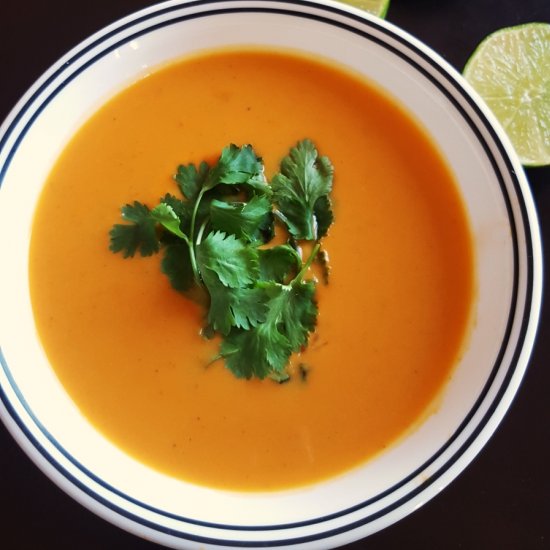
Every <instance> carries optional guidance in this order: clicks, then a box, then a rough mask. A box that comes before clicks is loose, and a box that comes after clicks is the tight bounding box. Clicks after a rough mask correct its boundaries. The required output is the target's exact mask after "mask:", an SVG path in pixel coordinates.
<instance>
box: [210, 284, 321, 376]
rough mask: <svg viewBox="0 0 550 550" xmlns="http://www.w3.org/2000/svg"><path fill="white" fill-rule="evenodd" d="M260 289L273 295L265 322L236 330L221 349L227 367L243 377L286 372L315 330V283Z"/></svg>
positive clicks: (262, 286) (230, 334) (273, 285)
mask: <svg viewBox="0 0 550 550" xmlns="http://www.w3.org/2000/svg"><path fill="white" fill-rule="evenodd" d="M260 288H263V289H264V290H265V291H266V293H267V295H268V296H269V302H268V303H267V307H268V313H267V316H266V318H265V321H264V322H263V323H261V324H259V325H257V326H256V327H254V328H252V329H250V330H247V331H243V330H235V329H233V330H232V331H231V332H230V333H229V334H228V335H227V336H226V338H225V339H224V340H223V342H222V343H221V346H220V354H221V355H222V357H224V359H225V364H226V366H227V368H229V369H230V370H231V371H232V372H233V373H234V374H235V375H236V376H238V377H240V378H250V377H252V376H257V377H258V378H265V377H266V376H269V375H270V374H271V373H273V372H275V373H281V372H283V371H284V369H285V367H286V364H287V363H288V360H289V358H290V355H291V353H292V352H293V351H294V352H295V351H299V350H300V348H301V347H302V346H304V345H305V344H306V343H307V340H308V337H309V333H310V332H311V331H313V330H314V329H315V323H316V318H317V305H316V303H315V301H314V293H315V285H314V283H313V282H311V281H308V282H298V283H296V284H291V285H280V284H277V283H265V284H262V285H261V286H260Z"/></svg>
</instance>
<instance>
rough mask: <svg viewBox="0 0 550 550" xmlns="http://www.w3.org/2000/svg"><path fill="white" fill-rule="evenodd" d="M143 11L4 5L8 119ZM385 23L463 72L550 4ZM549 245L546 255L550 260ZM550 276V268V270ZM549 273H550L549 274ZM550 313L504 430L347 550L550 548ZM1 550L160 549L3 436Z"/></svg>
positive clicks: (549, 226)
mask: <svg viewBox="0 0 550 550" xmlns="http://www.w3.org/2000/svg"><path fill="white" fill-rule="evenodd" d="M151 3H152V2H147V1H144V0H95V1H93V2H88V1H85V0H83V1H78V0H76V1H75V0H36V1H35V0H27V1H26V2H25V1H21V0H18V1H14V0H0V120H2V119H3V118H4V117H5V116H6V115H7V114H8V112H9V110H10V109H11V108H12V107H13V105H14V104H15V102H16V101H17V100H18V99H19V97H20V96H21V95H22V94H23V92H24V91H25V90H26V89H27V88H28V87H29V86H30V85H31V84H32V83H33V82H34V80H35V79H36V78H37V77H38V76H39V75H40V74H41V73H42V72H43V71H45V70H46V69H47V68H48V67H49V66H50V65H51V64H52V63H53V62H54V61H56V60H57V58H58V57H60V56H61V55H62V54H64V53H66V51H67V50H69V49H70V48H72V47H73V46H75V45H76V44H78V43H79V42H80V41H81V40H83V39H84V38H86V37H87V36H88V35H90V34H91V33H93V32H95V31H97V30H99V29H100V28H101V27H103V26H105V25H106V24H108V23H110V22H112V21H113V20H115V19H118V18H119V17H121V16H124V15H127V14H129V13H130V12H132V11H135V10H137V9H139V8H142V7H145V6H147V5H149V4H151ZM387 19H388V20H389V21H391V22H392V23H395V24H396V25H398V26H400V27H402V28H403V29H405V30H406V31H408V32H409V33H411V34H413V35H414V36H416V37H417V38H420V39H421V40H422V41H424V42H425V43H426V44H428V45H429V46H431V47H432V48H433V49H434V50H435V51H436V52H438V53H440V54H441V55H442V56H443V57H444V58H445V59H446V60H447V61H449V62H450V63H451V64H452V65H453V66H454V67H455V68H457V69H459V70H462V68H463V66H464V64H465V62H466V60H467V59H468V57H469V55H470V54H471V53H472V52H473V50H474V49H475V47H476V45H477V44H478V43H479V42H480V41H481V40H482V39H483V38H484V37H485V36H486V35H488V34H489V33H491V32H492V31H494V30H497V29H499V28H502V27H505V26H510V25H517V24H520V23H527V22H532V21H543V22H550V1H549V0H440V1H438V0H393V1H392V4H391V5H390V9H389V12H388V16H387ZM527 176H528V179H529V181H530V186H531V189H532V192H533V194H534V198H535V203H536V206H537V210H538V213H539V217H540V223H541V230H542V238H543V243H548V242H550V168H549V167H546V168H536V169H528V170H527ZM549 246H550V245H547V246H546V247H545V252H546V256H547V257H548V256H550V248H549ZM545 265H546V266H548V259H547V260H546V262H545ZM545 272H547V270H545ZM549 392H550V303H548V301H546V303H544V305H543V312H542V319H541V326H540V329H539V334H538V339H537V343H536V346H535V350H534V352H533V355H532V358H531V362H530V367H529V369H528V371H527V374H526V376H525V379H524V381H523V384H522V386H521V388H520V391H519V393H518V395H517V397H516V399H515V401H514V403H513V405H512V407H511V409H510V411H509V412H508V414H507V416H506V417H505V419H504V421H503V422H502V424H501V426H500V427H499V429H498V430H497V432H496V434H495V435H494V436H493V438H492V439H491V441H490V442H489V443H488V445H487V446H486V447H485V448H484V449H483V451H482V452H481V453H480V455H479V456H478V457H477V458H476V459H475V460H474V461H473V463H472V464H471V465H470V466H469V467H468V468H467V469H466V471H465V472H463V473H462V474H461V475H460V476H459V477H458V479H456V480H455V481H454V482H453V483H452V484H451V485H450V486H449V487H448V488H447V489H445V490H444V491H443V492H442V494H440V495H438V496H437V497H436V498H434V499H433V500H431V501H430V502H428V503H427V504H425V505H424V506H423V507H422V508H421V509H420V510H418V511H416V512H415V513H413V514H412V515H410V516H408V517H407V518H405V519H404V520H402V521H401V522H399V523H397V524H396V525H393V526H392V527H389V528H388V529H386V530H385V531H382V532H380V533H377V534H375V535H373V536H371V537H369V538H368V539H366V540H363V541H359V542H357V543H354V544H351V545H348V546H346V547H345V548H346V550H358V549H362V548H367V549H372V550H377V549H378V550H380V549H392V550H393V549H396V548H405V547H406V548H408V549H413V550H414V549H422V550H425V549H451V550H452V549H478V548H479V549H489V550H491V549H518V550H519V549H521V550H531V549H533V550H534V549H537V550H538V549H541V550H542V549H550V472H549V470H550V413H549V411H550V406H549V399H548V394H549ZM0 511H1V513H0V547H1V548H3V549H6V550H12V549H42V548H45V549H50V548H51V549H53V548H55V549H59V550H65V549H67V550H69V549H70V550H73V549H80V550H87V549H96V548H99V549H111V548H113V549H114V548H116V549H121V548H122V549H125V548H131V549H136V550H147V549H151V550H152V549H153V548H158V547H157V546H155V545H153V544H151V543H149V542H146V541H143V540H141V539H138V538H136V537H134V536H133V535H130V534H127V533H125V532H123V531H121V530H119V529H118V528H116V527H113V526H111V525H110V524H109V523H107V522H105V521H103V520H101V519H99V518H98V517H96V516H94V515H93V514H92V513H91V512H88V511H87V510H86V509H84V508H83V507H82V506H81V505H80V504H77V503H75V502H74V501H72V500H71V499H70V498H69V497H68V496H66V495H65V494H64V493H63V492H62V491H61V490H59V489H58V488H57V487H56V486H55V485H54V484H53V483H52V482H50V481H49V479H47V478H46V477H45V476H44V475H43V474H42V473H41V472H40V471H39V470H38V469H37V468H36V467H35V466H34V465H33V464H32V463H31V461H30V460H29V459H28V458H27V457H26V455H24V454H23V452H22V451H21V450H20V449H19V448H18V447H17V445H16V444H15V442H14V441H13V439H12V438H11V436H10V435H9V434H8V433H7V432H6V430H5V429H4V427H3V426H2V425H0Z"/></svg>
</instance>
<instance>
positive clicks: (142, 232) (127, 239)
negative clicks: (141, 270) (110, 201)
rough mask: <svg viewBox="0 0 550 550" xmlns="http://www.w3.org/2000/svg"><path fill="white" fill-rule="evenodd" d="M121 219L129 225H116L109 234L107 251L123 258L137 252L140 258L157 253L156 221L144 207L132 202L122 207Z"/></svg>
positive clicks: (147, 208)
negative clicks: (119, 254)
mask: <svg viewBox="0 0 550 550" xmlns="http://www.w3.org/2000/svg"><path fill="white" fill-rule="evenodd" d="M121 211H122V217H123V218H124V219H125V220H128V221H129V222H132V223H131V224H116V225H114V226H113V228H112V229H111V231H110V232H109V236H110V245H109V249H110V250H112V251H113V252H122V253H123V255H124V257H125V258H129V257H133V256H134V255H135V253H136V252H137V251H138V250H139V252H140V254H141V255H142V256H151V255H153V254H156V253H157V252H158V251H159V239H158V237H157V233H156V221H155V220H154V219H153V218H152V217H151V211H150V210H149V207H147V206H146V205H144V204H142V203H140V202H138V201H134V203H133V204H126V205H125V206H123V207H122V209H121Z"/></svg>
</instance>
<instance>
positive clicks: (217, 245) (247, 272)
mask: <svg viewBox="0 0 550 550" xmlns="http://www.w3.org/2000/svg"><path fill="white" fill-rule="evenodd" d="M197 261H198V264H199V269H200V272H201V273H202V274H203V276H204V272H205V271H206V270H209V271H212V272H213V273H215V274H216V276H217V277H218V278H219V280H220V281H221V283H222V284H223V285H224V286H227V287H231V288H243V287H245V286H248V285H250V284H252V283H253V282H254V281H255V280H256V279H257V278H258V275H259V265H258V250H257V249H256V248H255V247H253V246H248V245H247V244H246V243H245V242H243V241H242V240H240V239H238V238H237V237H235V235H227V234H226V233H223V232H221V231H215V232H213V233H209V235H208V236H207V237H206V239H205V240H204V241H202V242H201V243H200V244H198V245H197Z"/></svg>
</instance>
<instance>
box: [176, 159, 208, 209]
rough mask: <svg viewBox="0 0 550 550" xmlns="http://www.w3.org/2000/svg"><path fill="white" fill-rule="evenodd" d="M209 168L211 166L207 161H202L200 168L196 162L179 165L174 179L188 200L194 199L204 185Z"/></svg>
mask: <svg viewBox="0 0 550 550" xmlns="http://www.w3.org/2000/svg"><path fill="white" fill-rule="evenodd" d="M209 170H210V167H209V166H208V163H206V162H201V163H200V164H199V168H198V170H197V168H196V166H195V165H194V164H187V165H183V164H181V165H180V166H178V169H177V172H176V174H175V176H174V179H175V180H176V183H177V184H178V187H179V188H180V191H181V193H182V195H183V196H184V197H186V198H187V199H188V200H190V201H194V200H195V199H196V198H197V197H198V195H199V191H200V190H201V188H202V186H203V185H204V182H205V180H206V177H207V175H208V172H209Z"/></svg>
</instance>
